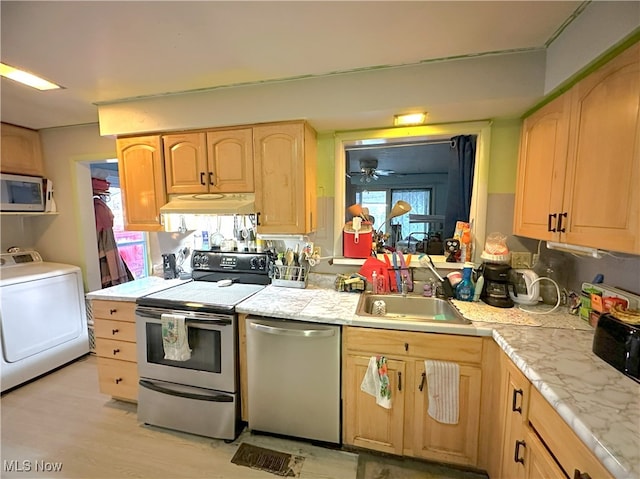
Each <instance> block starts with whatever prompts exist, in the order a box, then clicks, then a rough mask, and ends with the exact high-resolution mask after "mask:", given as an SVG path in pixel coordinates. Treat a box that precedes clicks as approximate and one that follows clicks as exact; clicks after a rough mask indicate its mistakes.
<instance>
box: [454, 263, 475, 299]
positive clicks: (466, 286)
mask: <svg viewBox="0 0 640 479" xmlns="http://www.w3.org/2000/svg"><path fill="white" fill-rule="evenodd" d="M472 270H473V263H465V264H464V268H463V269H462V281H460V282H459V283H458V284H457V285H456V299H459V300H460V301H473V294H474V292H475V288H474V286H473V281H472V280H471V272H472Z"/></svg>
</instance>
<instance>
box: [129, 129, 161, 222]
mask: <svg viewBox="0 0 640 479" xmlns="http://www.w3.org/2000/svg"><path fill="white" fill-rule="evenodd" d="M117 150H118V171H119V175H120V185H121V189H122V198H123V206H124V228H125V229H126V230H132V231H160V230H162V224H161V219H160V207H161V206H163V205H164V204H165V203H166V199H167V194H166V190H165V182H164V168H163V166H164V165H163V160H162V142H161V140H160V136H159V135H154V136H141V137H137V138H119V139H118V140H117Z"/></svg>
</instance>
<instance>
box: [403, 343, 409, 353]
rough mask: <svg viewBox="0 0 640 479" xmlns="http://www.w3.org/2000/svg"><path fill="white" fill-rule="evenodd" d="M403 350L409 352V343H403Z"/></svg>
mask: <svg viewBox="0 0 640 479" xmlns="http://www.w3.org/2000/svg"><path fill="white" fill-rule="evenodd" d="M404 350H405V351H409V343H404Z"/></svg>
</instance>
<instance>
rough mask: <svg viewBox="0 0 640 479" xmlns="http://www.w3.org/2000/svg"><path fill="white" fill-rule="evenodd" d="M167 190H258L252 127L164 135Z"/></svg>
mask: <svg viewBox="0 0 640 479" xmlns="http://www.w3.org/2000/svg"><path fill="white" fill-rule="evenodd" d="M162 141H163V145H164V158H165V159H164V161H165V173H166V180H167V193H169V194H172V193H176V194H187V193H248V192H253V191H254V182H253V134H252V130H251V128H243V129H232V130H215V131H208V132H197V133H184V134H174V135H164V136H163V137H162Z"/></svg>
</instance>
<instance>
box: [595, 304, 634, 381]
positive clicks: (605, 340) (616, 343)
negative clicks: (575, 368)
mask: <svg viewBox="0 0 640 479" xmlns="http://www.w3.org/2000/svg"><path fill="white" fill-rule="evenodd" d="M593 352H594V353H595V354H596V355H597V356H598V357H600V358H602V359H604V360H605V361H606V362H607V363H609V364H610V365H611V366H613V367H614V368H616V369H617V370H618V371H620V372H622V373H623V374H626V375H627V376H629V377H630V378H631V379H633V380H635V381H637V382H640V325H634V324H629V323H625V322H624V321H620V320H619V319H616V318H614V317H613V316H611V315H610V314H603V315H602V316H600V319H599V320H598V325H597V326H596V332H595V335H594V336H593Z"/></svg>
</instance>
